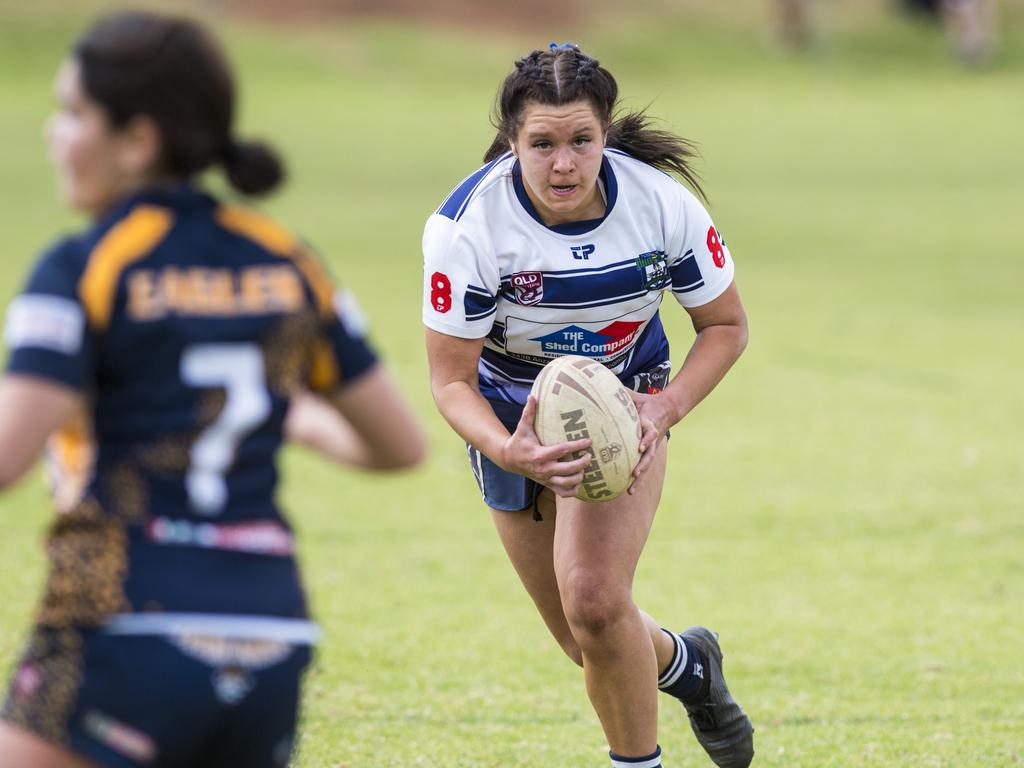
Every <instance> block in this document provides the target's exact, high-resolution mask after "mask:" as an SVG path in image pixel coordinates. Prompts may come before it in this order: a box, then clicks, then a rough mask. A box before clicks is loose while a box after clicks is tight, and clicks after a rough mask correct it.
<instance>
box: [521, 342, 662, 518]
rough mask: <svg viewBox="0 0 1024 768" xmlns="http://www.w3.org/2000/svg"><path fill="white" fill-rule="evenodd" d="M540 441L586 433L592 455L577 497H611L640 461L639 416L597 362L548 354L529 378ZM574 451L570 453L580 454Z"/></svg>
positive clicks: (626, 482) (621, 388) (623, 391)
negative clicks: (533, 377) (537, 370)
mask: <svg viewBox="0 0 1024 768" xmlns="http://www.w3.org/2000/svg"><path fill="white" fill-rule="evenodd" d="M533 396H534V397H535V398H537V416H536V418H535V419H534V423H533V428H534V431H535V432H536V433H537V437H538V438H539V439H540V442H541V444H542V445H554V444H556V443H563V442H567V441H570V440H579V439H580V438H584V437H589V438H590V440H591V447H590V448H589V449H588V450H587V451H586V452H587V453H590V456H591V461H590V464H589V465H588V466H587V468H586V469H585V470H584V474H583V483H582V484H581V485H580V489H579V491H578V492H577V494H576V497H577V498H579V499H582V500H583V501H611V500H612V499H614V498H615V497H617V496H619V495H620V494H621V493H622V492H623V491H625V490H626V489H627V488H629V484H630V482H632V474H633V470H634V469H635V468H636V465H637V462H639V461H640V437H641V435H642V434H643V430H642V429H641V427H640V416H639V414H638V413H637V411H636V406H635V405H633V400H632V398H630V396H629V392H628V391H627V390H626V388H625V387H624V386H623V385H622V382H620V381H619V380H618V378H616V376H615V374H614V373H612V372H611V371H609V370H608V369H607V368H606V367H605V366H604V365H602V364H601V363H599V362H597V361H595V360H591V359H589V358H586V357H580V356H578V355H565V356H564V357H558V358H555V359H554V360H552V361H551V362H550V363H548V364H547V365H545V366H544V369H543V370H542V371H541V372H540V374H539V375H538V376H537V378H536V380H535V381H534V382H533ZM583 453H584V452H578V453H577V454H575V455H574V458H580V457H581V456H582V455H583Z"/></svg>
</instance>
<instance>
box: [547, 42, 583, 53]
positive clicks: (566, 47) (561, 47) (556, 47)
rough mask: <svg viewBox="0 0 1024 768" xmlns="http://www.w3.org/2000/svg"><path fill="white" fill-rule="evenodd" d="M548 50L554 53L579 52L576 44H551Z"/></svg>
mask: <svg viewBox="0 0 1024 768" xmlns="http://www.w3.org/2000/svg"><path fill="white" fill-rule="evenodd" d="M548 48H550V49H551V50H552V51H576V50H579V48H578V46H577V45H576V43H561V44H559V43H549V44H548Z"/></svg>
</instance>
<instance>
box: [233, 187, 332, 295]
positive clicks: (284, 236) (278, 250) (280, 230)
mask: <svg viewBox="0 0 1024 768" xmlns="http://www.w3.org/2000/svg"><path fill="white" fill-rule="evenodd" d="M217 222H218V223H219V224H220V225H221V226H222V227H224V228H225V229H227V230H228V231H230V232H234V233H235V234H237V235H241V236H242V237H245V238H247V239H249V240H252V241H253V242H256V243H258V244H259V245H261V246H263V247H264V248H266V249H267V250H268V251H270V252H271V253H274V254H277V255H278V256H283V257H285V258H287V259H291V260H292V261H293V262H295V266H296V267H298V268H299V271H300V272H302V276H303V277H305V278H306V281H307V282H308V283H309V287H310V288H311V289H312V291H313V296H314V298H315V299H316V305H317V311H318V312H319V313H320V314H321V315H327V314H330V313H331V312H332V311H333V309H332V307H333V299H334V284H333V283H332V282H331V278H330V277H329V276H328V275H327V272H326V270H324V268H323V266H322V265H321V264H320V262H319V261H317V260H316V259H315V258H314V257H313V256H311V255H310V254H309V252H308V251H307V250H306V249H305V248H304V247H303V246H302V244H301V243H300V242H299V241H298V240H296V239H295V237H294V236H293V235H292V234H291V233H290V232H288V230H286V229H285V228H284V227H282V226H281V225H279V224H277V223H276V222H274V221H272V220H270V219H269V218H267V217H266V216H262V215H260V214H258V213H254V212H253V211H250V210H247V209H245V208H241V207H239V206H236V205H223V206H221V207H220V208H218V209H217Z"/></svg>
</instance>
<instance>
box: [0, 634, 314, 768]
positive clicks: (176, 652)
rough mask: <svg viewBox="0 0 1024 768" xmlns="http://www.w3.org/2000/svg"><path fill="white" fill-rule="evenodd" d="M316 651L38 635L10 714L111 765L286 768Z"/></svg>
mask: <svg viewBox="0 0 1024 768" xmlns="http://www.w3.org/2000/svg"><path fill="white" fill-rule="evenodd" d="M310 655H311V650H310V648H309V646H308V645H295V644H291V643H287V642H282V641H277V640H233V639H226V638H218V637H207V636H190V635H181V636H167V637H163V636H121V635H111V634H107V633H105V632H103V631H102V630H96V629H51V628H43V627H38V628H36V630H35V631H34V632H33V634H32V636H31V638H30V639H29V641H28V645H27V648H26V650H25V652H24V654H23V656H22V658H21V661H20V662H19V664H18V666H17V668H16V670H15V672H14V677H13V679H12V681H11V684H10V688H9V690H8V693H7V698H6V701H5V702H4V705H3V710H2V713H0V717H2V718H3V720H5V721H6V722H8V723H10V724H11V725H14V726H17V727H19V728H22V729H24V730H27V731H31V732H33V733H35V734H37V735H38V736H41V737H42V738H44V739H46V740H47V741H49V742H51V743H53V744H56V745H58V746H61V747H63V748H65V749H69V750H70V751H72V752H75V753H77V754H79V755H81V756H83V757H85V758H87V759H89V760H92V761H94V762H96V763H98V764H99V765H102V766H108V768H140V767H141V766H148V768H170V767H171V766H174V767H178V766H189V768H284V766H286V765H288V762H289V760H290V759H291V754H292V747H293V743H294V739H295V727H296V720H297V715H298V705H299V687H300V681H301V678H302V673H303V671H304V670H305V668H306V666H307V665H308V664H309V661H310Z"/></svg>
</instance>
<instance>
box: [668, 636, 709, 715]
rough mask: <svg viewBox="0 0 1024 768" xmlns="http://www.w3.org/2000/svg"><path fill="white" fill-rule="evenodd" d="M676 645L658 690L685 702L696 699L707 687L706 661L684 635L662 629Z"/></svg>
mask: <svg viewBox="0 0 1024 768" xmlns="http://www.w3.org/2000/svg"><path fill="white" fill-rule="evenodd" d="M661 631H662V632H664V633H665V634H666V635H668V636H669V637H670V638H672V641H673V642H674V643H675V647H676V648H675V653H673V654H672V660H671V661H670V662H669V663H668V666H667V667H665V669H663V670H662V672H661V675H660V676H659V677H658V688H660V689H661V690H662V691H664V692H665V693H667V694H669V695H670V696H675V697H676V698H677V699H679V700H680V701H683V702H690V701H692V700H693V699H695V698H696V697H697V696H698V695H699V694H700V693H701V691H702V690H703V689H704V688H705V687H706V686H705V682H704V681H705V677H704V659H703V657H701V655H700V651H698V650H697V647H696V646H695V645H694V644H693V643H691V642H690V641H689V640H687V639H686V638H685V637H683V636H682V635H677V634H676V633H675V632H669V631H668V630H667V629H662V630H661Z"/></svg>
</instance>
